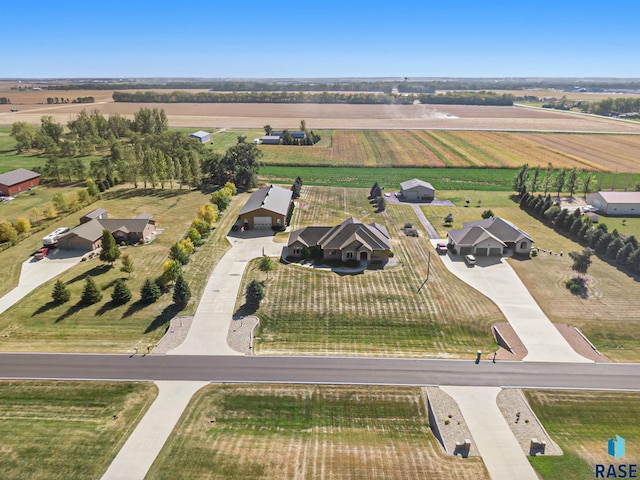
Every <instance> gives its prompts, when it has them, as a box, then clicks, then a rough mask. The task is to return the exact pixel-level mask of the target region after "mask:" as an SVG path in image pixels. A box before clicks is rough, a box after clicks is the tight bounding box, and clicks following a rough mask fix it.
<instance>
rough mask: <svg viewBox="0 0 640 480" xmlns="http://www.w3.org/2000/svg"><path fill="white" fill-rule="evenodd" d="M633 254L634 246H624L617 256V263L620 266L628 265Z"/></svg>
mask: <svg viewBox="0 0 640 480" xmlns="http://www.w3.org/2000/svg"><path fill="white" fill-rule="evenodd" d="M631 253H633V245H631V244H630V243H626V244H624V246H623V247H622V248H621V249H620V250H619V251H618V254H617V255H616V263H617V264H618V265H626V264H627V261H628V260H629V256H630V255H631Z"/></svg>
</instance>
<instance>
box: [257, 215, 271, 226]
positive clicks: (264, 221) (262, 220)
mask: <svg viewBox="0 0 640 480" xmlns="http://www.w3.org/2000/svg"><path fill="white" fill-rule="evenodd" d="M271 222H272V220H271V217H253V228H271Z"/></svg>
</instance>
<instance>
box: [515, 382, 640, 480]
mask: <svg viewBox="0 0 640 480" xmlns="http://www.w3.org/2000/svg"><path fill="white" fill-rule="evenodd" d="M525 395H526V396H527V399H528V401H529V404H530V405H531V407H532V408H533V410H534V411H535V413H536V415H537V416H538V418H539V419H540V421H541V422H542V424H543V425H544V426H545V428H546V429H547V432H548V433H549V434H550V435H551V436H552V437H553V439H554V440H555V441H556V442H557V443H558V445H560V447H562V450H563V451H564V455H563V456H562V457H545V456H539V457H529V460H530V461H531V464H532V465H533V467H534V468H535V469H536V471H537V472H538V474H539V475H540V476H541V477H542V478H543V479H544V480H582V479H584V478H594V474H595V464H596V463H600V464H605V465H608V464H610V463H615V464H618V463H638V460H640V394H638V393H637V392H634V393H627V392H584V391H582V392H577V391H533V390H531V391H526V392H525ZM614 435H620V436H621V437H623V438H624V439H625V441H626V442H625V443H626V448H625V456H624V457H623V458H621V459H620V460H614V459H613V458H612V457H609V456H608V455H607V440H608V439H609V438H611V437H613V436H614ZM605 473H606V470H605Z"/></svg>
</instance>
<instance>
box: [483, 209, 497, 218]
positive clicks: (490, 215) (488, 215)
mask: <svg viewBox="0 0 640 480" xmlns="http://www.w3.org/2000/svg"><path fill="white" fill-rule="evenodd" d="M493 217H495V215H494V214H493V210H485V211H484V212H482V218H485V219H486V218H493Z"/></svg>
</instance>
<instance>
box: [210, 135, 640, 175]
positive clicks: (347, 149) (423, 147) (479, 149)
mask: <svg viewBox="0 0 640 480" xmlns="http://www.w3.org/2000/svg"><path fill="white" fill-rule="evenodd" d="M221 135H223V136H229V135H231V132H225V133H224V134H221ZM327 137H329V138H327ZM322 138H323V143H324V144H325V145H326V146H322V145H317V146H312V147H299V146H284V145H276V146H273V145H264V146H261V147H260V148H261V150H262V151H263V153H264V157H263V159H262V160H263V162H264V163H265V164H267V165H296V166H335V167H464V168H469V167H488V168H519V167H520V166H521V165H523V164H524V163H528V164H529V165H530V166H532V167H533V166H536V165H540V166H542V167H546V166H547V163H549V162H551V164H552V165H553V166H554V167H555V168H572V167H574V166H576V167H578V168H579V169H581V170H583V169H584V170H592V171H613V172H615V171H617V172H640V160H638V152H639V151H640V135H614V134H591V135H579V134H558V133H553V134H551V133H515V132H487V131H482V132H481V131H468V130H333V131H332V132H330V131H327V132H323V137H322ZM225 139H226V137H223V138H220V141H223V140H225ZM234 139H235V136H234ZM216 142H218V139H217V138H216V136H214V144H215V143H216ZM325 142H326V143H325Z"/></svg>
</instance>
